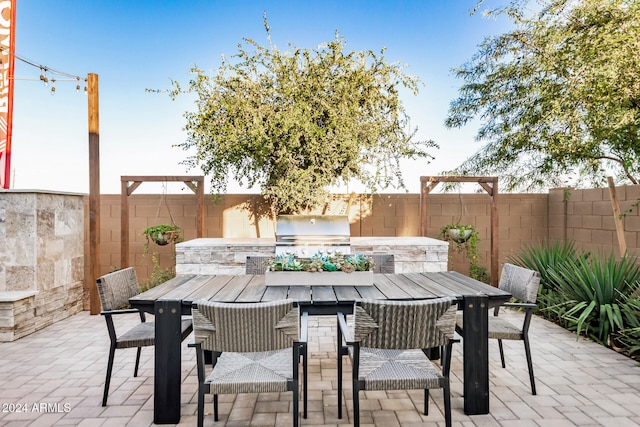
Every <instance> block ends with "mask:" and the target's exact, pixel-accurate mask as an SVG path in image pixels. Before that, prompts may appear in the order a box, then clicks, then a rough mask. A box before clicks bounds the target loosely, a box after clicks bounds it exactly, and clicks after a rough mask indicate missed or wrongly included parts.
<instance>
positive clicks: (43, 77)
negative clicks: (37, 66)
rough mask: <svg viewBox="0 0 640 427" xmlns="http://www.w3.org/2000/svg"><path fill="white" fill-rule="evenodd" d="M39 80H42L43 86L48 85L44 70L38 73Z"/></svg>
mask: <svg viewBox="0 0 640 427" xmlns="http://www.w3.org/2000/svg"><path fill="white" fill-rule="evenodd" d="M40 80H42V82H43V83H44V87H48V86H49V77H47V76H46V75H45V74H44V72H43V73H40Z"/></svg>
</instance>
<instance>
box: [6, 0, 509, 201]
mask: <svg viewBox="0 0 640 427" xmlns="http://www.w3.org/2000/svg"><path fill="white" fill-rule="evenodd" d="M475 3H476V0H437V1H436V0H422V1H420V0H414V1H401V0H394V1H349V0H322V1H304V2H303V1H299V0H298V1H230V0H227V1H213V0H208V1H207V0H183V1H175V0H174V1H162V0H155V1H151V0H148V1H147V0H135V1H133V0H108V1H107V0H91V1H80V0H56V1H51V0H17V9H16V12H17V17H16V54H17V55H19V56H21V57H24V58H26V59H28V60H29V61H31V62H34V63H37V64H40V65H44V66H47V67H49V68H52V69H55V70H58V71H63V72H65V73H69V74H72V75H78V76H81V77H86V75H87V74H88V73H96V74H98V76H99V103H100V168H101V184H100V186H101V192H102V193H105V194H118V193H119V192H120V176H121V175H184V174H189V175H200V174H201V171H200V170H198V169H192V170H187V169H186V167H185V166H183V165H181V164H180V161H181V160H183V159H185V158H186V156H187V153H185V152H183V151H182V150H180V149H178V148H174V147H172V145H174V144H178V143H180V142H183V141H184V139H185V134H184V132H183V131H182V128H183V126H184V123H185V122H184V118H183V114H184V112H185V111H187V110H192V109H193V98H191V97H190V96H181V97H179V98H178V99H177V100H176V101H172V100H170V99H169V97H168V96H167V95H163V94H153V93H147V92H146V91H145V89H146V88H151V89H168V88H169V87H170V79H174V80H178V81H181V82H183V83H186V82H187V81H188V78H189V74H188V71H189V68H190V67H191V66H192V65H193V64H197V65H198V66H199V67H200V68H203V69H207V70H216V69H217V68H218V66H219V65H220V58H221V55H225V56H226V57H230V56H231V55H233V54H234V53H236V52H237V45H238V43H241V42H242V39H243V38H244V37H246V38H252V39H254V40H256V41H257V42H259V43H260V44H263V45H267V43H268V42H267V40H266V35H265V32H264V27H263V23H262V20H263V12H264V11H266V12H267V17H268V20H269V25H270V26H271V38H272V41H273V43H274V44H275V45H276V46H277V47H278V48H279V49H280V50H286V49H287V44H288V43H289V42H291V43H293V44H294V45H296V46H298V47H301V48H315V47H317V45H319V44H320V43H323V42H325V41H329V40H331V39H333V38H334V35H335V31H336V30H337V31H339V33H340V34H341V35H342V36H343V37H344V38H345V40H346V41H347V49H348V50H364V49H371V50H373V51H376V52H379V51H380V49H381V48H382V47H386V49H387V51H386V58H387V60H388V61H389V62H399V63H402V64H406V65H407V68H406V69H405V72H406V73H408V74H411V75H415V76H418V77H419V78H420V79H421V81H422V83H423V86H422V87H421V90H420V93H419V94H418V95H417V96H413V95H411V94H408V93H407V94H405V95H403V102H404V105H405V107H406V109H407V112H408V114H409V116H410V117H411V123H412V124H413V125H414V126H417V127H418V129H419V131H418V138H419V139H433V140H434V141H435V142H436V143H438V144H439V145H440V149H439V150H434V151H432V155H433V156H434V157H435V160H434V161H433V162H432V163H430V164H425V162H424V161H419V162H405V163H404V164H403V170H404V179H405V182H406V184H407V187H408V190H409V191H410V192H413V193H415V192H418V191H419V177H420V176H422V175H435V174H438V173H440V172H441V171H443V170H446V169H451V168H453V167H455V166H456V165H457V164H458V163H459V162H460V161H461V160H462V159H464V158H465V157H467V156H468V155H471V154H472V153H473V152H475V151H476V150H477V149H478V148H480V144H479V143H478V142H475V141H474V135H475V131H476V127H475V126H474V125H470V126H467V127H465V128H463V129H461V130H448V129H446V128H445V127H444V124H443V123H444V119H445V117H446V113H447V109H448V106H449V103H450V102H451V101H452V100H453V99H454V98H455V97H456V94H457V89H458V87H459V86H460V84H461V81H459V80H457V79H455V78H454V77H453V75H452V73H451V69H452V68H453V67H456V66H459V65H461V64H463V63H464V62H465V61H467V60H468V59H470V58H471V56H472V55H473V53H474V52H476V50H477V45H478V44H479V43H480V42H481V41H482V39H483V38H484V37H485V36H487V35H495V34H499V33H502V32H504V31H506V30H507V29H508V23H506V22H503V21H499V20H498V21H495V20H490V19H485V18H482V17H481V16H480V14H477V15H475V16H470V14H469V11H470V9H471V8H472V7H473V6H474V5H475ZM504 3H505V1H500V0H487V1H486V6H489V7H494V6H498V5H502V4H504ZM39 75H40V71H39V70H38V69H37V68H34V67H31V66H28V65H26V64H24V63H22V62H21V61H16V79H17V80H16V83H15V95H14V123H13V154H12V156H13V157H12V170H14V179H13V180H12V181H13V182H12V184H13V187H14V188H17V189H40V190H56V191H69V192H80V193H87V192H88V191H89V178H88V176H89V171H88V170H89V168H88V127H87V122H88V119H87V98H86V96H84V95H83V93H82V91H81V92H80V93H76V90H75V86H76V83H75V82H63V81H59V82H57V83H56V84H55V86H56V92H55V95H51V94H50V86H49V87H45V86H44V84H43V83H42V82H40V81H39V80H38V77H39ZM49 77H53V76H49ZM172 186H175V187H172ZM145 190H146V192H154V191H157V190H158V188H154V187H153V184H145V185H144V186H143V187H141V188H140V190H139V191H140V192H145ZM342 190H344V191H360V190H361V189H360V188H359V187H358V186H357V185H350V186H349V188H344V189H342ZM168 191H169V192H176V191H181V189H180V188H179V186H178V184H171V185H170V186H168ZM228 191H229V192H231V193H234V192H250V191H252V190H248V189H246V188H240V187H239V186H238V185H235V184H231V185H230V186H229V188H228Z"/></svg>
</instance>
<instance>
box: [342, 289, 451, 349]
mask: <svg viewBox="0 0 640 427" xmlns="http://www.w3.org/2000/svg"><path fill="white" fill-rule="evenodd" d="M454 302H455V299H454V298H451V297H447V298H434V299H428V300H418V301H382V300H369V299H366V300H362V301H360V302H359V303H358V304H357V305H356V307H355V315H354V335H355V339H356V340H360V341H361V345H362V346H363V347H370V348H382V349H419V348H432V347H440V346H441V345H445V344H447V343H448V341H449V339H451V338H453V334H454V330H455V323H456V306H455V304H453V303H454Z"/></svg>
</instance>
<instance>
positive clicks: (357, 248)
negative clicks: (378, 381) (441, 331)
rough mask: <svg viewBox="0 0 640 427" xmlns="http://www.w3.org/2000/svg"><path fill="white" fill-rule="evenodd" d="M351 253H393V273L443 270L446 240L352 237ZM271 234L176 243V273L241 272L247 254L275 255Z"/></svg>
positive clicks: (444, 268) (446, 258)
mask: <svg viewBox="0 0 640 427" xmlns="http://www.w3.org/2000/svg"><path fill="white" fill-rule="evenodd" d="M351 253H358V254H363V255H377V254H393V256H394V261H395V271H396V273H421V272H427V271H428V272H434V271H446V270H447V262H448V257H449V244H448V243H447V242H445V241H442V240H438V239H432V238H430V237H352V238H351ZM274 254H275V239H274V238H260V239H258V238H247V239H239V238H236V239H227V238H202V239H194V240H189V241H186V242H182V243H178V244H177V245H176V273H177V274H244V273H245V264H246V260H247V257H248V256H267V257H268V256H274Z"/></svg>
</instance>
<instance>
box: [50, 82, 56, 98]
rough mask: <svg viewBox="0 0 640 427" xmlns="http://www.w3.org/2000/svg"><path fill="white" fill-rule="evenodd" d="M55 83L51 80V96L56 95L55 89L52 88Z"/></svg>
mask: <svg viewBox="0 0 640 427" xmlns="http://www.w3.org/2000/svg"><path fill="white" fill-rule="evenodd" d="M55 83H56V79H51V95H55V94H56V87H55V86H54V85H55Z"/></svg>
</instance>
